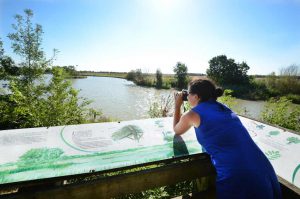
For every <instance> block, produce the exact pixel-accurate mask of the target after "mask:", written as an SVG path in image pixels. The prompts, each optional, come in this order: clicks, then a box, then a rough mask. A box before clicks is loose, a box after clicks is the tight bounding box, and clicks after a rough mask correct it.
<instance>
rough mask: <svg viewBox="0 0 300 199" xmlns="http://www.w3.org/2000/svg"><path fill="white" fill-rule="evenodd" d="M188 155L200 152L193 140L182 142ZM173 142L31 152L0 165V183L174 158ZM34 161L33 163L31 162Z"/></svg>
mask: <svg viewBox="0 0 300 199" xmlns="http://www.w3.org/2000/svg"><path fill="white" fill-rule="evenodd" d="M185 145H186V147H187V150H188V151H187V153H188V154H195V153H200V152H201V150H200V147H199V143H198V142H197V141H194V140H193V141H186V142H185ZM174 151H175V149H174V146H173V143H170V142H168V143H166V144H162V145H154V146H147V147H137V148H129V149H123V150H114V151H108V152H97V153H89V154H84V155H69V156H68V155H64V153H63V151H62V150H61V149H59V148H40V149H31V150H29V151H27V152H26V153H24V154H23V155H22V156H21V157H20V158H19V160H18V161H17V162H9V163H6V164H3V165H0V184H5V183H11V182H18V181H25V180H34V179H42V178H51V177H55V176H64V175H70V174H80V173H86V172H90V170H94V171H103V170H107V169H112V168H119V167H123V166H128V165H134V164H140V163H146V162H151V161H157V160H162V159H168V158H172V157H173V156H174ZM34 159H36V160H34Z"/></svg>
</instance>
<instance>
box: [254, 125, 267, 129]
mask: <svg viewBox="0 0 300 199" xmlns="http://www.w3.org/2000/svg"><path fill="white" fill-rule="evenodd" d="M264 127H265V126H264V125H262V124H259V125H256V128H257V129H259V130H263V128H264Z"/></svg>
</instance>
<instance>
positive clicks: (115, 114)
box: [71, 77, 265, 120]
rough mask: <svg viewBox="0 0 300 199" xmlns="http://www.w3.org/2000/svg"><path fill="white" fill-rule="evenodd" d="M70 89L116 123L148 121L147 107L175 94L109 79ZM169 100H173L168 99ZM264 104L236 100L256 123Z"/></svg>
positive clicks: (76, 82)
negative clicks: (74, 89) (77, 92)
mask: <svg viewBox="0 0 300 199" xmlns="http://www.w3.org/2000/svg"><path fill="white" fill-rule="evenodd" d="M71 81H72V84H73V87H74V88H76V89H80V90H81V91H80V93H79V96H81V97H85V98H87V99H89V100H93V102H92V103H91V104H90V107H93V108H96V109H101V110H102V112H103V114H104V115H105V116H108V117H112V118H114V119H117V120H134V119H142V118H149V115H148V111H149V107H150V104H151V103H153V102H155V101H159V100H160V99H161V97H165V98H166V97H167V96H168V95H172V96H173V93H174V92H175V90H173V89H170V90H164V89H160V90H158V89H155V88H147V87H141V86H137V85H135V84H134V83H133V82H131V81H127V80H125V79H119V78H110V77H87V78H85V79H72V80H71ZM172 98H173V97H172ZM264 104H265V102H264V101H249V100H241V99H237V105H236V106H238V108H239V109H240V110H242V111H243V110H245V109H246V110H247V115H248V116H249V117H253V118H256V119H258V118H259V115H260V112H261V110H262V108H263V106H264Z"/></svg>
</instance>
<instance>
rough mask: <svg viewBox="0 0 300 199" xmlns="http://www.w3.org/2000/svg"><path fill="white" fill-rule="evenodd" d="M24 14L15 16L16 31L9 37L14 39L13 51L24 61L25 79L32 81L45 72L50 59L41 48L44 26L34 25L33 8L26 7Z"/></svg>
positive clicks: (23, 71)
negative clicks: (46, 57)
mask: <svg viewBox="0 0 300 199" xmlns="http://www.w3.org/2000/svg"><path fill="white" fill-rule="evenodd" d="M24 14H25V16H22V15H16V16H15V19H16V21H17V22H16V24H13V25H12V27H13V29H14V30H15V32H14V33H10V34H9V35H8V38H9V39H10V40H11V41H12V49H13V51H14V52H15V53H16V54H17V55H19V56H20V57H21V58H22V59H23V61H24V62H22V63H21V65H22V75H23V78H24V80H25V81H29V82H32V81H34V79H36V78H39V77H41V76H42V75H43V74H44V72H45V68H46V66H47V64H48V61H47V60H46V59H45V57H44V52H43V50H42V48H41V43H42V34H43V30H42V26H41V25H39V24H36V25H35V27H33V24H32V17H33V12H32V10H30V9H25V10H24Z"/></svg>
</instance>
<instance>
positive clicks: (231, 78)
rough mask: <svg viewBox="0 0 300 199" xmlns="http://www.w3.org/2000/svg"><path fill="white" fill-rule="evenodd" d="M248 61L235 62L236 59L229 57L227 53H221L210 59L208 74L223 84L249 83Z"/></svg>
mask: <svg viewBox="0 0 300 199" xmlns="http://www.w3.org/2000/svg"><path fill="white" fill-rule="evenodd" d="M249 68H250V67H249V66H248V65H247V63H245V62H242V63H235V61H234V59H227V57H226V55H219V56H217V57H213V58H212V59H211V60H209V68H208V69H207V71H206V73H207V76H208V77H209V78H211V79H213V80H214V81H215V82H217V83H219V84H221V85H228V84H247V83H249V77H248V75H247V72H248V70H249Z"/></svg>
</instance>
